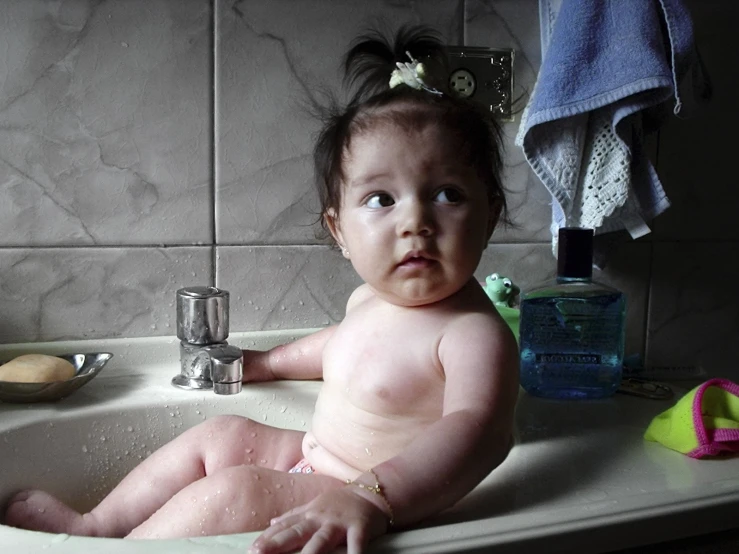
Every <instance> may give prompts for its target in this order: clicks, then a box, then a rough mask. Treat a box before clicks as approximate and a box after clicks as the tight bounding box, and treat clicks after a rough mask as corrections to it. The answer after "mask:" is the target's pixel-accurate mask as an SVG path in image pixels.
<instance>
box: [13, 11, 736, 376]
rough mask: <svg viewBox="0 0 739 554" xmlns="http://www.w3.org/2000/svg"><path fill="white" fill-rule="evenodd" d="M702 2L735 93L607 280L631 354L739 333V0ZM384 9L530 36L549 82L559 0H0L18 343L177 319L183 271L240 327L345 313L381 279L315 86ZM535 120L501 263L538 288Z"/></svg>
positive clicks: (692, 139)
mask: <svg viewBox="0 0 739 554" xmlns="http://www.w3.org/2000/svg"><path fill="white" fill-rule="evenodd" d="M689 6H690V7H691V8H692V9H693V11H694V15H695V20H696V32H697V35H698V38H699V42H700V45H701V50H702V53H703V56H704V60H705V62H706V65H707V66H708V69H709V72H710V74H711V76H712V78H713V81H714V86H715V89H716V90H715V99H714V101H713V103H712V104H711V105H709V106H708V107H707V108H705V109H703V111H702V112H701V113H700V114H699V116H698V117H696V118H694V119H692V120H689V121H682V120H677V119H674V120H673V121H670V123H669V125H667V126H666V127H665V129H664V130H663V132H662V133H661V135H660V137H659V141H658V152H657V154H658V171H659V173H660V175H661V177H662V179H663V181H664V185H665V188H666V189H667V192H668V195H669V196H670V197H671V199H672V200H673V203H674V207H673V208H672V209H671V210H669V212H668V213H667V214H664V215H663V216H660V218H658V219H657V221H655V224H654V231H655V232H654V233H653V234H651V235H649V236H647V237H645V238H644V239H640V240H638V241H630V242H628V243H626V244H623V245H622V246H621V247H620V248H619V249H618V250H617V251H615V252H614V253H613V255H612V257H611V260H610V262H609V265H608V267H607V268H606V270H605V271H604V272H602V273H599V274H598V275H597V278H598V279H600V280H602V281H605V282H609V283H612V284H615V285H616V286H618V287H620V288H621V289H623V290H624V291H625V292H626V293H627V294H628V297H629V315H628V318H629V323H628V331H629V339H628V349H629V351H630V352H640V353H645V354H646V355H647V357H648V359H649V361H650V362H652V363H660V364H665V363H680V364H686V363H704V364H706V365H708V366H710V368H711V369H712V370H713V371H714V372H719V373H720V372H726V371H729V370H731V369H732V368H733V361H734V360H735V359H736V358H737V355H736V354H737V349H738V348H739V346H737V345H738V344H739V340H737V339H739V300H737V296H736V294H732V293H733V290H734V285H735V284H736V283H737V282H739V267H738V266H739V264H737V263H736V262H737V260H738V259H739V227H737V226H736V225H735V224H734V220H735V215H734V212H735V211H736V208H737V206H738V205H739V186H737V183H736V177H735V175H736V172H732V171H730V163H731V162H730V160H731V154H732V153H731V152H730V150H729V149H730V145H731V144H733V142H735V141H733V142H732V141H722V140H721V139H720V138H719V137H722V136H732V134H731V132H732V131H734V129H736V128H737V127H736V123H737V121H736V119H737V118H736V114H737V109H736V107H735V103H734V101H733V96H734V95H735V93H736V91H737V90H738V87H737V72H736V71H735V70H731V69H729V67H730V66H729V65H727V64H728V59H729V52H730V51H731V48H732V47H733V46H732V44H731V43H730V42H729V38H730V37H731V36H732V33H733V26H734V24H733V23H732V21H736V20H737V17H739V8H738V7H737V6H736V5H735V4H734V3H733V2H730V1H728V0H723V1H719V0H713V1H711V2H703V1H701V0H691V1H690V2H689ZM378 17H381V18H383V19H384V20H386V21H390V22H395V21H406V22H414V23H427V24H430V25H433V26H435V27H437V28H438V29H439V30H441V31H442V32H443V34H444V35H445V36H446V37H447V39H448V42H449V43H451V44H466V45H472V46H498V47H512V48H514V49H515V50H516V52H517V54H516V62H515V68H514V70H515V79H516V89H517V93H518V94H520V95H523V97H524V98H525V95H526V93H527V92H529V91H530V90H531V88H532V87H533V83H534V80H535V76H536V72H537V70H538V67H539V64H540V61H541V55H540V51H539V23H538V3H537V1H536V0H428V1H425V2H408V3H404V2H392V1H389V0H386V1H375V0H373V1H370V2H366V1H364V0H331V1H329V0H214V1H211V0H124V1H121V0H118V1H113V0H108V1H93V0H66V1H62V0H58V1H54V2H50V1H45V0H22V1H21V0H8V1H3V2H0V36H2V37H3V38H2V40H1V41H0V343H12V342H28V341H56V340H63V339H90V338H97V337H134V336H147V335H172V334H174V332H175V329H174V296H175V291H176V290H177V289H178V288H180V287H182V286H187V285H193V284H215V285H217V286H219V287H223V288H226V289H227V290H229V291H231V294H232V329H233V330H235V331H246V330H261V329H274V328H297V327H301V328H302V327H318V326H323V325H326V324H329V323H331V322H336V321H338V320H340V318H341V317H342V312H343V306H344V303H345V301H346V299H347V297H348V295H349V293H350V291H351V290H352V289H353V288H354V287H355V286H356V285H357V284H358V281H357V278H356V277H355V275H354V274H353V271H352V269H351V267H350V266H349V264H348V262H346V261H345V260H343V258H341V257H340V256H339V255H338V254H337V253H335V252H334V251H332V250H331V249H330V248H328V247H327V246H325V245H324V244H322V243H321V241H320V240H318V239H317V238H316V235H315V232H316V227H315V225H313V222H314V221H315V219H316V211H317V204H316V197H315V195H314V193H313V188H312V184H311V166H310V153H311V144H312V142H311V141H312V136H313V134H314V133H315V131H316V130H317V125H316V122H315V121H314V120H313V119H312V118H311V117H310V116H309V115H308V110H307V109H306V106H309V105H310V104H311V103H312V102H315V101H320V93H319V91H320V90H321V87H336V86H337V85H338V83H339V73H338V64H339V60H340V56H341V54H342V53H343V51H344V48H345V45H346V44H348V42H349V41H350V40H351V39H352V38H353V37H354V36H355V35H356V34H357V32H359V31H361V30H362V29H363V28H364V27H365V26H366V25H367V24H370V23H372V22H373V21H375V20H376V19H377V18H378ZM518 123H519V122H518V120H516V121H515V122H513V123H507V124H506V125H505V134H506V144H507V154H506V158H505V159H506V183H507V186H508V187H509V189H510V191H511V195H510V203H511V206H512V207H513V216H514V219H515V223H516V227H515V228H513V229H500V230H499V231H497V232H496V234H495V235H494V237H493V240H492V242H491V244H490V247H489V248H488V250H487V251H486V253H485V256H484V259H483V262H482V264H481V266H480V268H479V271H478V276H479V277H481V278H482V277H484V276H485V275H486V274H488V273H490V272H492V271H498V272H501V273H504V274H507V275H509V276H511V277H512V278H513V279H514V280H515V281H517V282H518V283H519V284H520V285H521V286H522V287H524V288H526V287H528V286H531V285H532V284H534V283H536V282H537V281H539V280H541V279H543V278H545V277H547V276H549V275H550V274H551V273H552V271H553V267H554V259H553V257H552V255H551V250H550V246H549V236H548V226H549V219H550V207H549V201H550V200H549V196H548V193H547V192H546V190H545V189H544V188H543V186H542V185H541V184H540V183H539V182H538V181H537V179H536V177H535V176H534V175H533V173H532V172H531V171H530V170H529V168H528V166H527V164H526V162H525V161H524V159H523V156H522V155H521V153H520V151H519V150H518V148H517V147H515V146H514V144H513V137H514V135H515V133H516V131H517V127H518ZM722 132H725V134H722ZM737 373H739V372H737Z"/></svg>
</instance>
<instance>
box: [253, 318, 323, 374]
mask: <svg viewBox="0 0 739 554" xmlns="http://www.w3.org/2000/svg"><path fill="white" fill-rule="evenodd" d="M335 330H336V326H335V325H332V326H331V327H326V328H325V329H321V330H320V331H317V332H315V333H313V334H311V335H308V336H306V337H303V338H300V339H298V340H296V341H294V342H290V343H288V344H283V345H281V346H277V347H275V348H272V349H270V350H266V351H264V352H262V351H259V350H244V382H255V381H272V380H277V379H320V378H321V377H322V376H323V363H322V358H323V347H324V346H325V345H326V343H327V342H328V340H329V339H330V338H331V336H332V335H333V334H334V331H335Z"/></svg>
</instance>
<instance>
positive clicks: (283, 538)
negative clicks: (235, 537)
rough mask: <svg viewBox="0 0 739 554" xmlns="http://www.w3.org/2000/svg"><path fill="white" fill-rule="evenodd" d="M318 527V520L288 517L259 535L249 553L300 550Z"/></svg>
mask: <svg viewBox="0 0 739 554" xmlns="http://www.w3.org/2000/svg"><path fill="white" fill-rule="evenodd" d="M318 528H319V526H318V524H316V522H313V521H311V520H308V519H303V518H300V519H299V520H296V519H293V518H286V519H284V520H282V521H280V522H278V523H275V524H274V525H271V526H270V527H268V528H267V529H266V530H265V531H264V532H263V533H262V534H261V535H259V537H258V538H257V540H255V541H254V544H253V545H252V546H251V548H250V549H249V554H279V553H281V552H294V551H296V550H300V548H301V547H302V546H303V545H304V544H306V543H307V542H308V541H309V540H310V539H311V537H312V536H313V535H314V534H315V532H316V531H317V530H318Z"/></svg>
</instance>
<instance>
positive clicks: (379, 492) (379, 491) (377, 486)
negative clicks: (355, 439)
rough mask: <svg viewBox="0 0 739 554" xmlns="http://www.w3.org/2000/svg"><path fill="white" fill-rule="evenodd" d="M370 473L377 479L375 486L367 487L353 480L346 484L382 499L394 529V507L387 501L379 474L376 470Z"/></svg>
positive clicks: (348, 480) (347, 481)
mask: <svg viewBox="0 0 739 554" xmlns="http://www.w3.org/2000/svg"><path fill="white" fill-rule="evenodd" d="M369 472H370V473H371V474H372V476H373V477H374V478H375V484H374V485H365V484H364V483H359V482H358V481H352V480H351V479H347V480H346V484H347V485H356V486H358V487H359V488H360V489H364V490H366V491H369V492H371V493H374V494H376V495H377V496H379V497H380V498H382V502H383V503H384V504H385V507H386V508H387V511H388V513H389V514H390V515H389V516H388V527H392V526H393V525H394V523H395V514H394V513H393V507H392V506H391V505H390V501H389V500H388V499H387V496H385V491H384V490H383V489H382V485H380V480H379V479H378V478H377V474H376V473H375V470H374V469H370V470H369Z"/></svg>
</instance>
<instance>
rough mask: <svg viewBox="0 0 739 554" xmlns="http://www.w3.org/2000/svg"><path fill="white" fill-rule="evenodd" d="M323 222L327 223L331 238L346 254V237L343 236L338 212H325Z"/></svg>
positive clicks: (329, 210) (333, 210)
mask: <svg viewBox="0 0 739 554" xmlns="http://www.w3.org/2000/svg"><path fill="white" fill-rule="evenodd" d="M323 220H324V221H325V222H326V227H327V228H328V230H329V232H330V233H331V236H332V237H334V240H335V241H336V244H338V245H339V248H341V251H342V252H344V250H345V248H344V237H343V236H342V234H341V226H340V225H339V216H338V214H337V213H336V210H335V209H333V208H329V209H327V210H326V211H325V212H323Z"/></svg>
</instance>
